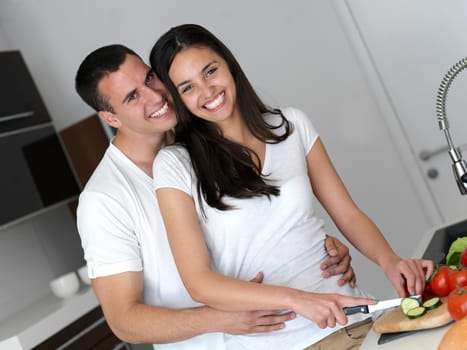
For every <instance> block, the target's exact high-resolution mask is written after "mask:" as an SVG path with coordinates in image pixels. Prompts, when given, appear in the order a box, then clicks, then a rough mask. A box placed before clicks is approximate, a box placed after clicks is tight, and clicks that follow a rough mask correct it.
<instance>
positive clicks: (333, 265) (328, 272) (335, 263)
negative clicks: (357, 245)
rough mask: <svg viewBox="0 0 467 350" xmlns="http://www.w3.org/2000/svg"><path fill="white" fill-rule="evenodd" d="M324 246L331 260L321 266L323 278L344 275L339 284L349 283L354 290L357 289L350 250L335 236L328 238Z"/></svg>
mask: <svg viewBox="0 0 467 350" xmlns="http://www.w3.org/2000/svg"><path fill="white" fill-rule="evenodd" d="M324 246H325V248H326V251H327V253H328V255H329V259H328V260H326V261H325V262H324V263H322V264H321V266H320V267H321V270H323V277H325V278H326V277H330V276H333V275H337V274H343V275H342V277H341V278H339V280H338V281H337V284H338V285H339V286H342V285H344V284H345V283H346V282H348V283H349V285H350V286H351V287H352V288H353V287H355V285H356V282H357V278H356V276H355V273H354V270H353V268H352V266H351V265H350V261H351V260H352V258H351V256H350V254H349V248H347V246H345V245H344V244H343V243H342V242H341V241H339V240H338V239H337V238H336V237H333V236H327V237H326V240H325V241H324Z"/></svg>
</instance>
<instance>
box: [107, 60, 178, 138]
mask: <svg viewBox="0 0 467 350" xmlns="http://www.w3.org/2000/svg"><path fill="white" fill-rule="evenodd" d="M98 89H99V92H100V94H101V95H103V96H105V97H107V98H108V102H109V103H110V105H111V106H112V108H113V110H114V113H111V112H104V111H101V112H99V115H100V116H101V117H102V118H103V119H104V120H105V121H106V122H107V123H108V124H109V125H111V126H113V127H115V128H118V129H120V130H121V131H129V132H133V133H137V134H148V135H155V134H160V133H164V132H166V131H168V130H170V129H172V128H173V127H174V126H175V124H176V123H177V119H176V116H175V113H174V111H173V109H172V105H171V103H170V102H169V100H168V99H167V90H166V88H165V86H164V85H163V84H162V82H161V81H160V80H159V79H158V78H157V76H156V75H155V74H154V72H153V71H152V69H151V68H150V67H148V66H147V65H146V64H145V63H144V62H143V61H141V59H140V58H138V57H136V56H133V55H127V57H126V59H125V61H124V62H123V64H122V65H121V66H120V68H119V69H118V71H116V72H114V73H110V74H109V75H108V76H107V77H105V78H103V79H102V80H101V81H100V82H99V84H98Z"/></svg>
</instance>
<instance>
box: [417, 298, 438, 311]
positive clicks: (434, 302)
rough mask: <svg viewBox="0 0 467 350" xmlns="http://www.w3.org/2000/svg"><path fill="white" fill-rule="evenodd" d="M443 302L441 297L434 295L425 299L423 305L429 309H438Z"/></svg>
mask: <svg viewBox="0 0 467 350" xmlns="http://www.w3.org/2000/svg"><path fill="white" fill-rule="evenodd" d="M441 304H442V302H441V299H440V298H438V297H433V298H430V299H428V300H427V301H425V302H424V303H423V304H422V306H423V307H424V308H425V309H427V310H433V309H436V308H437V307H438V306H440V305H441Z"/></svg>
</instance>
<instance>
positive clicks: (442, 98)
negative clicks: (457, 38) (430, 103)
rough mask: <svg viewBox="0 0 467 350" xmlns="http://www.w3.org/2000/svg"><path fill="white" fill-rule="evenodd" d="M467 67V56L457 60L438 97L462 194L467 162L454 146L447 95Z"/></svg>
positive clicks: (441, 124) (439, 113)
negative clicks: (450, 130)
mask: <svg viewBox="0 0 467 350" xmlns="http://www.w3.org/2000/svg"><path fill="white" fill-rule="evenodd" d="M465 68H467V57H466V58H463V59H462V60H460V61H459V62H457V63H456V64H455V65H454V66H452V67H451V69H449V71H448V72H447V73H446V75H445V76H444V78H443V80H442V81H441V85H440V87H439V89H438V95H437V97H436V115H437V117H438V125H439V128H440V129H441V130H442V131H444V136H445V137H446V141H447V143H448V147H449V148H448V153H449V156H450V157H451V160H452V170H453V172H454V178H455V179H456V183H457V186H458V187H459V190H460V192H461V194H467V163H466V162H465V161H464V160H463V159H462V154H461V152H460V150H459V149H458V148H456V147H454V145H453V143H452V139H451V134H450V133H449V123H448V120H447V118H446V96H447V94H448V90H449V87H450V86H451V83H452V81H453V80H454V78H455V77H456V76H457V75H458V74H459V73H460V72H462V71H463V70H464V69H465Z"/></svg>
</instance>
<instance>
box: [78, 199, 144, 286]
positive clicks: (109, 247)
mask: <svg viewBox="0 0 467 350" xmlns="http://www.w3.org/2000/svg"><path fill="white" fill-rule="evenodd" d="M77 223H78V232H79V235H80V238H81V243H82V247H83V250H84V257H85V260H86V263H87V265H88V271H89V277H90V278H96V277H103V276H109V275H114V274H117V273H122V272H128V271H142V269H143V266H142V261H141V252H140V249H139V243H138V240H137V237H136V236H135V234H134V232H133V230H132V229H131V227H132V222H131V219H130V218H129V215H128V212H127V211H126V210H125V208H123V207H122V206H121V205H120V204H119V203H118V202H116V201H114V200H112V199H111V198H109V197H107V196H106V195H104V194H102V193H98V192H93V191H88V192H86V191H85V192H83V193H82V194H81V196H80V199H79V205H78V210H77Z"/></svg>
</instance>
